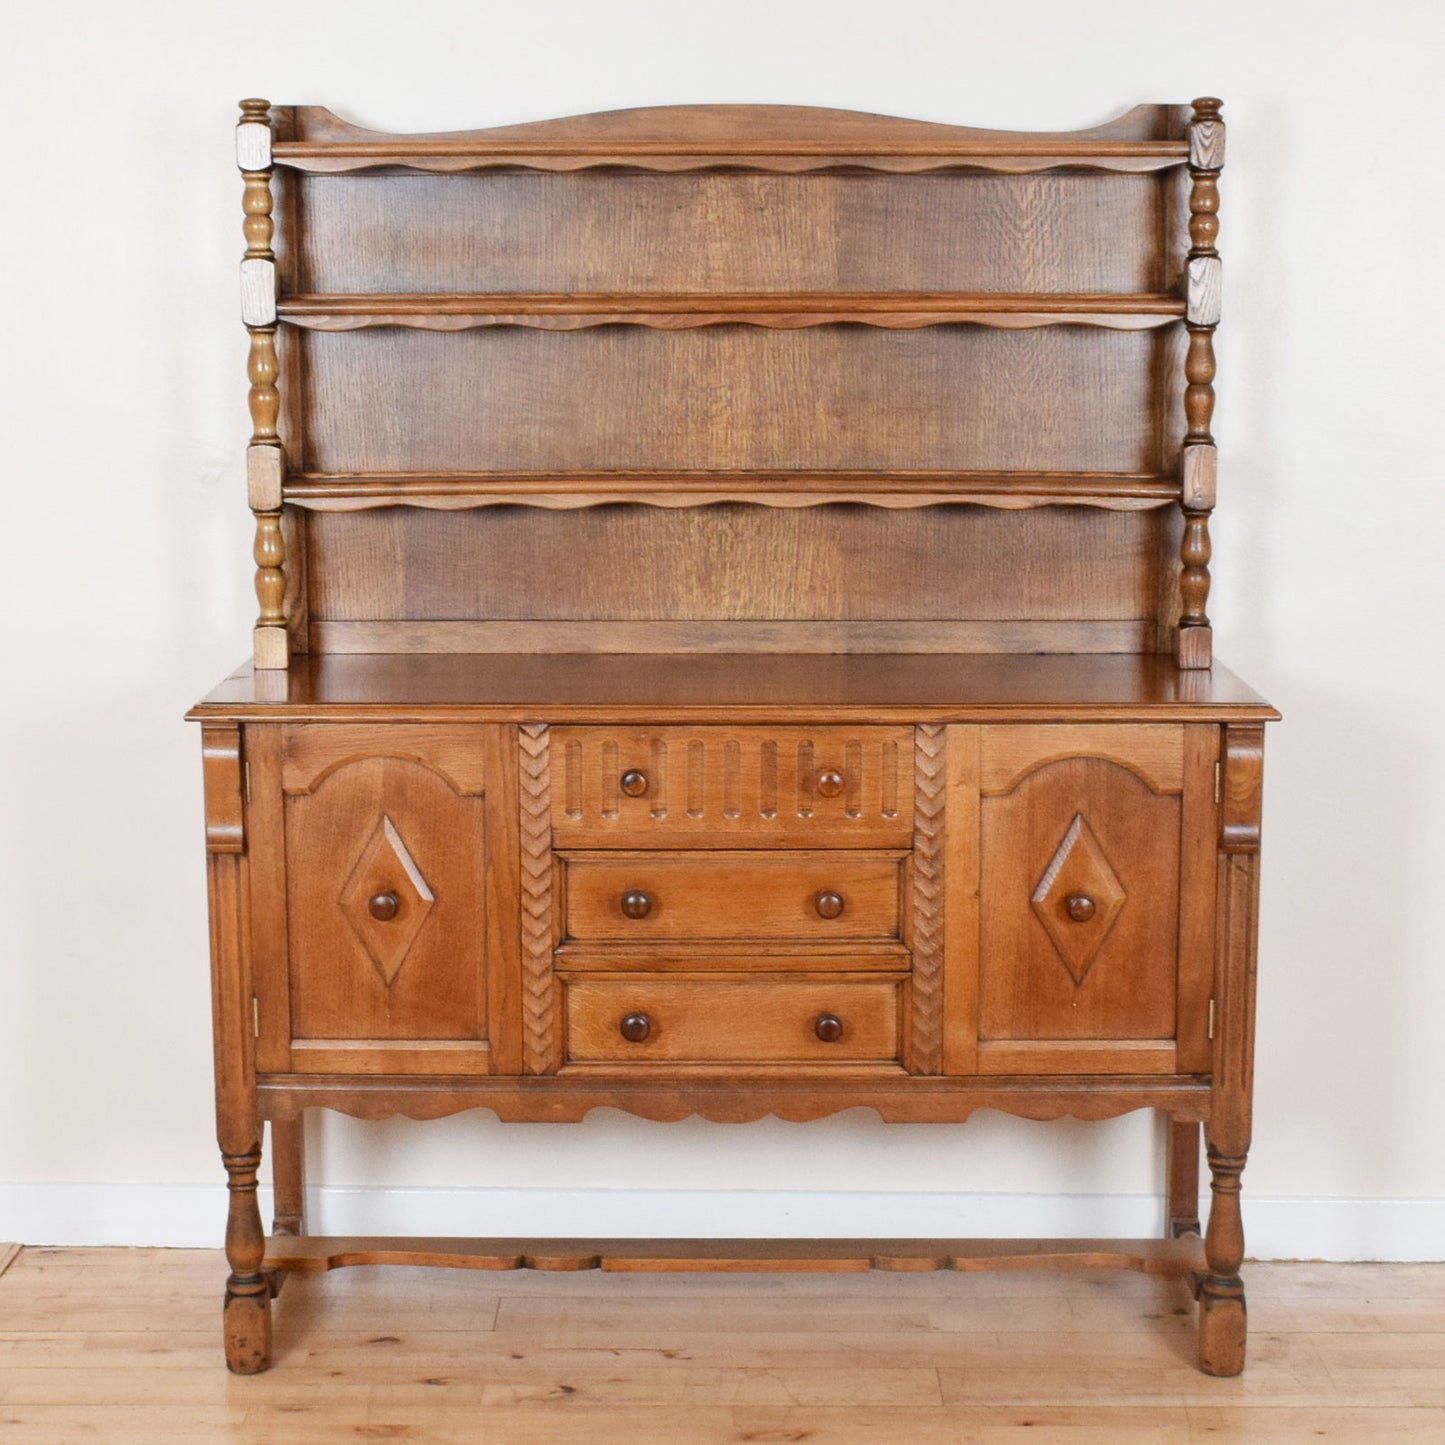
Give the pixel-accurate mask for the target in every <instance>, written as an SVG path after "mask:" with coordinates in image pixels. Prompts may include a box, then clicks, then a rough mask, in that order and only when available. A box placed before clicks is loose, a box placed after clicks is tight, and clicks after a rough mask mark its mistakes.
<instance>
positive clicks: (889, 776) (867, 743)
mask: <svg viewBox="0 0 1445 1445" xmlns="http://www.w3.org/2000/svg"><path fill="white" fill-rule="evenodd" d="M913 770H914V764H913V729H912V728H910V727H862V728H850V727H826V728H803V727H767V728H763V727H758V728H730V727H697V728H688V727H666V728H599V727H558V728H554V729H552V779H553V788H552V833H553V838H554V839H555V841H556V844H557V846H558V847H559V848H560V847H584V848H610V847H634V848H656V847H668V846H672V845H674V844H685V845H686V846H688V847H705V848H728V847H732V848H737V847H748V846H749V845H750V843H751V842H753V841H754V840H756V841H757V842H758V843H764V844H780V843H781V844H794V845H807V844H809V843H811V844H813V845H815V846H825V847H845V848H847V847H869V848H888V847H899V848H905V847H907V846H909V844H910V842H911V841H912V836H913Z"/></svg>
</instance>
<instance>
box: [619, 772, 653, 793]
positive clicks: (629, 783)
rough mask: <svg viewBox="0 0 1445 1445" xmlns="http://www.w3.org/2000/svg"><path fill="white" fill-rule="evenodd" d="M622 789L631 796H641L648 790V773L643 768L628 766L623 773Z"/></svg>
mask: <svg viewBox="0 0 1445 1445" xmlns="http://www.w3.org/2000/svg"><path fill="white" fill-rule="evenodd" d="M622 791H623V792H624V793H626V794H627V796H628V797H629V798H640V797H641V796H642V795H643V794H644V793H645V792H646V791H647V774H646V773H644V772H643V771H642V769H641V768H628V770H627V771H626V772H625V773H623V775H622Z"/></svg>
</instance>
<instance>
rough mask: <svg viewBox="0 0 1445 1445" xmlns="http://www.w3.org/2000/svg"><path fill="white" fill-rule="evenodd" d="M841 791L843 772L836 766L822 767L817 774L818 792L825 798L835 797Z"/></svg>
mask: <svg viewBox="0 0 1445 1445" xmlns="http://www.w3.org/2000/svg"><path fill="white" fill-rule="evenodd" d="M842 791H843V774H842V773H840V772H839V771H838V770H837V768H824V769H823V771H822V772H821V773H819V774H818V792H819V794H820V795H821V796H822V797H825V798H836V797H837V796H838V794H839V793H841V792H842Z"/></svg>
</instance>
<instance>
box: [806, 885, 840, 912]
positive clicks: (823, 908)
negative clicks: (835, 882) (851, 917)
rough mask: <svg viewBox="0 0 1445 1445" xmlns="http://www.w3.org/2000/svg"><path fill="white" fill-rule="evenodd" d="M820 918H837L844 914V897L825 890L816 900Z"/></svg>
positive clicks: (830, 890) (814, 905) (814, 904)
mask: <svg viewBox="0 0 1445 1445" xmlns="http://www.w3.org/2000/svg"><path fill="white" fill-rule="evenodd" d="M813 907H814V908H816V909H817V910H818V917H819V918H837V917H838V916H839V915H840V914H841V913H842V912H843V895H842V894H841V893H834V892H833V891H832V889H830V888H825V889H824V890H823V891H822V892H821V893H820V894H819V895H818V896H817V897H816V898H815V899H814V900H813Z"/></svg>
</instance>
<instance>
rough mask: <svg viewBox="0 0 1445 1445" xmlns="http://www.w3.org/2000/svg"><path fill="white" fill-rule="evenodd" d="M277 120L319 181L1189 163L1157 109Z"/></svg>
mask: <svg viewBox="0 0 1445 1445" xmlns="http://www.w3.org/2000/svg"><path fill="white" fill-rule="evenodd" d="M280 116H281V118H282V120H283V124H282V127H281V138H280V139H278V140H277V141H276V143H275V146H274V149H273V152H272V159H273V160H274V162H275V163H276V164H277V165H284V166H289V167H291V168H292V169H294V170H300V171H311V172H317V173H322V174H326V173H344V172H349V171H366V170H379V169H403V170H415V171H438V172H455V171H480V170H490V169H498V168H507V167H512V168H520V169H527V170H538V171H582V170H593V169H597V168H600V167H605V166H612V167H625V168H629V169H634V170H645V171H695V170H715V169H723V168H731V169H746V170H758V171H777V172H785V173H786V172H807V171H820V170H865V171H883V172H894V173H905V174H906V173H910V172H929V171H950V170H962V171H968V170H975V171H1001V172H1005V173H1019V174H1028V173H1031V172H1036V171H1049V170H1061V169H1083V170H1098V171H1123V172H1149V171H1158V170H1166V169H1168V168H1169V167H1171V166H1177V165H1183V164H1185V163H1186V162H1187V161H1188V160H1189V141H1188V139H1187V138H1186V135H1185V132H1184V129H1183V126H1182V124H1181V122H1180V120H1179V117H1178V113H1177V108H1176V107H1170V106H1163V105H1141V106H1136V107H1135V108H1134V109H1133V110H1131V111H1128V112H1127V113H1126V114H1124V115H1122V116H1120V117H1118V119H1116V120H1113V121H1110V122H1108V123H1107V124H1105V125H1101V126H1094V127H1091V128H1089V129H1086V130H1076V131H1062V132H1054V133H1043V132H1028V131H997V130H978V129H974V128H972V127H967V126H952V125H939V124H935V123H933V122H929V121H912V120H903V119H900V118H898V117H894V116H878V115H866V114H862V113H858V112H853V111H841V110H827V109H819V108H814V107H810V106H730V105H702V106H658V107H650V108H646V109H640V110H626V111H611V112H607V113H605V114H600V115H589V116H574V117H571V118H569V119H566V120H558V121H542V122H536V123H532V124H526V125H514V126H498V127H495V128H492V129H489V130H477V131H452V132H445V133H438V134H431V135H391V134H387V133H386V132H382V131H373V130H367V129H364V128H362V127H360V126H355V125H351V124H350V123H349V122H346V121H343V120H341V119H340V118H339V117H337V116H335V115H333V114H332V112H331V111H329V110H326V109H325V108H324V107H321V106H296V107H293V108H290V109H289V110H284V111H282V112H280Z"/></svg>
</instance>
